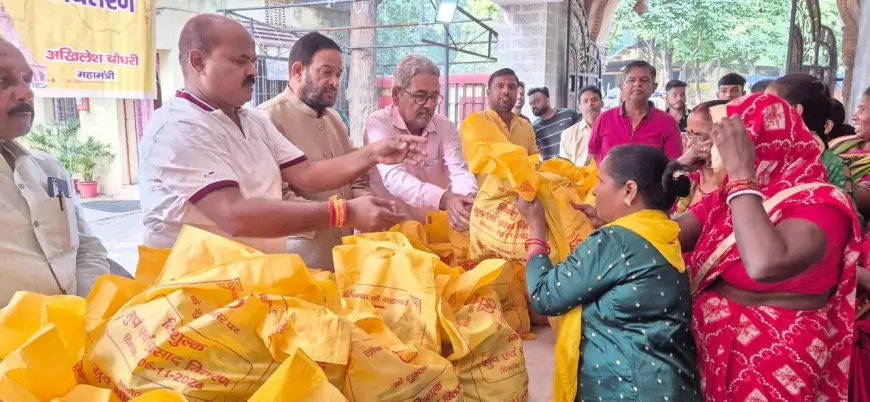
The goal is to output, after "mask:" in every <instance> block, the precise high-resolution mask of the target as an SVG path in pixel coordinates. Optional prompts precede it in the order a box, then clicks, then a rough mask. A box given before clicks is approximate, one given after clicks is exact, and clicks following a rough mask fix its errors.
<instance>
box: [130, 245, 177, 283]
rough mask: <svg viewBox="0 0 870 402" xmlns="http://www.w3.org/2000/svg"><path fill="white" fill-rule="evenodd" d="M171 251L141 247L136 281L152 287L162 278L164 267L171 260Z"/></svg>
mask: <svg viewBox="0 0 870 402" xmlns="http://www.w3.org/2000/svg"><path fill="white" fill-rule="evenodd" d="M171 251H172V250H170V249H157V248H150V247H145V246H139V263H138V264H136V280H137V281H139V282H142V283H143V284H145V285H148V286H151V285H153V284H154V282H156V281H157V277H159V276H160V271H162V270H163V265H164V264H166V260H167V259H168V258H169V253H170V252H171Z"/></svg>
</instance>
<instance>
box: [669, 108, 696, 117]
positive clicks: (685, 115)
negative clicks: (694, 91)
mask: <svg viewBox="0 0 870 402" xmlns="http://www.w3.org/2000/svg"><path fill="white" fill-rule="evenodd" d="M691 112H692V111H691V110H689V108H683V115H682V116H681V118H682V119H685V118H686V117H689V113H691ZM665 113H667V114H671V107H670V106H668V107H666V108H665Z"/></svg>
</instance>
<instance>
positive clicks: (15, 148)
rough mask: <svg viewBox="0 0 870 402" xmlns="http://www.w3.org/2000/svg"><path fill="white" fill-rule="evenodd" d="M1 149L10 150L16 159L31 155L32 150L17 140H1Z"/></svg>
mask: <svg viewBox="0 0 870 402" xmlns="http://www.w3.org/2000/svg"><path fill="white" fill-rule="evenodd" d="M0 150H6V151H8V152H9V154H10V155H12V156H13V157H15V158H16V159H17V158H23V157H25V156H29V155H30V151H28V150H27V148H25V147H24V146H23V145H21V143H20V142H18V141H16V140H7V141H0Z"/></svg>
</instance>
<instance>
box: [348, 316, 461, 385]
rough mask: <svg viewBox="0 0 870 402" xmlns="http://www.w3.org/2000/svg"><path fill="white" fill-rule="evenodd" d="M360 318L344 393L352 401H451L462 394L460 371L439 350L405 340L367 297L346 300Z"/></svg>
mask: <svg viewBox="0 0 870 402" xmlns="http://www.w3.org/2000/svg"><path fill="white" fill-rule="evenodd" d="M345 303H346V306H347V308H346V311H345V313H346V315H345V316H346V317H347V319H349V320H351V321H353V322H354V323H355V327H354V329H353V333H352V335H351V337H352V339H353V343H352V345H353V346H352V348H351V357H350V363H349V365H348V369H347V373H348V375H347V383H346V384H345V386H344V390H345V391H344V394H345V396H347V397H348V399H349V400H350V401H351V402H355V401H356V402H367V401H415V400H426V401H441V400H443V401H450V400H455V399H456V398H457V397H458V395H459V394H460V393H461V390H460V386H459V379H458V378H457V373H456V372H454V370H453V368H452V367H451V366H450V363H449V362H448V361H447V360H446V359H445V358H443V357H441V356H439V355H438V354H437V353H436V352H434V351H432V350H430V349H427V348H424V347H420V346H417V345H413V344H408V343H407V342H405V341H403V340H402V339H400V337H399V336H397V334H395V333H394V332H393V331H391V330H390V328H389V327H388V325H387V324H386V323H385V321H384V319H383V317H381V315H380V312H381V310H378V309H376V308H375V307H374V306H373V305H372V303H371V302H370V301H368V300H357V299H347V300H345Z"/></svg>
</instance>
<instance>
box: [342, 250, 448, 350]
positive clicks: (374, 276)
mask: <svg viewBox="0 0 870 402" xmlns="http://www.w3.org/2000/svg"><path fill="white" fill-rule="evenodd" d="M390 235H392V236H402V235H401V234H400V233H390ZM402 237H404V236H402ZM372 238H376V239H378V238H382V236H381V235H378V234H375V235H374V236H370V235H365V234H363V235H357V236H348V237H346V238H345V239H344V243H345V244H344V245H341V246H337V247H335V248H334V249H333V260H334V262H335V275H336V277H337V279H338V287H339V290H340V291H341V295H342V297H343V298H344V299H356V300H368V301H370V302H371V303H372V304H373V305H374V306H375V307H376V308H377V309H379V310H380V311H381V314H382V315H383V318H384V321H385V322H386V323H387V326H388V327H389V328H390V329H391V330H392V331H393V332H394V333H395V334H396V335H397V336H398V337H399V338H400V339H401V340H403V341H404V342H408V343H410V344H413V345H416V346H420V347H422V348H427V349H429V350H432V351H435V352H439V351H440V346H441V345H440V341H439V339H438V330H437V319H438V317H437V314H436V312H435V303H436V294H435V277H434V272H435V269H436V268H437V265H438V264H442V263H441V261H440V259H439V258H438V257H437V256H436V255H434V254H431V253H427V252H425V251H420V250H416V249H414V248H411V247H409V246H406V245H407V244H408V242H401V240H399V243H396V242H391V241H378V240H371V239H372ZM400 243H405V244H406V245H400Z"/></svg>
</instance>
